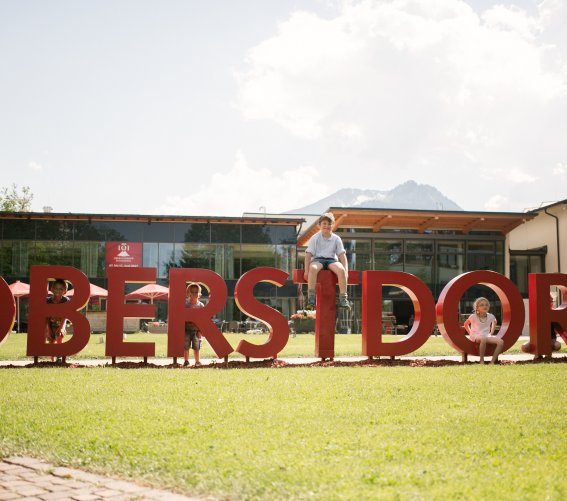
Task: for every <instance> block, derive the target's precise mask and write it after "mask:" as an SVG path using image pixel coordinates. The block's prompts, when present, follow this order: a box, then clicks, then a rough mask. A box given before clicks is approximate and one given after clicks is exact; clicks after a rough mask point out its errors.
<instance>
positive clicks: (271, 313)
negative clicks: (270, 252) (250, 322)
mask: <svg viewBox="0 0 567 501" xmlns="http://www.w3.org/2000/svg"><path fill="white" fill-rule="evenodd" d="M287 278H288V274H287V273H285V272H284V271H282V270H278V269H276V268H256V269H254V270H250V271H247V272H246V273H245V274H244V275H242V276H241V277H240V280H238V282H237V284H236V288H235V290H234V299H235V301H236V304H237V305H238V308H240V310H241V311H242V312H243V313H245V314H246V315H248V316H249V317H252V318H256V319H259V320H261V321H263V322H264V323H265V324H266V325H267V326H268V329H269V331H270V335H269V336H268V340H267V341H266V342H265V343H264V344H262V345H255V344H252V343H249V342H248V341H245V340H243V341H240V343H239V344H238V347H237V348H236V351H237V352H238V353H241V354H242V355H244V356H245V357H254V358H268V357H274V358H276V357H277V355H278V353H279V352H280V351H282V350H283V349H284V348H285V345H286V344H287V340H288V338H289V326H288V324H287V320H286V318H285V317H284V316H283V315H282V314H281V313H279V312H278V311H277V310H274V309H273V308H270V307H269V306H267V305H265V304H262V303H261V302H260V301H258V300H257V299H256V298H255V297H254V286H255V285H256V284H257V283H258V282H270V283H272V284H274V285H279V286H282V285H284V284H285V281H286V280H287Z"/></svg>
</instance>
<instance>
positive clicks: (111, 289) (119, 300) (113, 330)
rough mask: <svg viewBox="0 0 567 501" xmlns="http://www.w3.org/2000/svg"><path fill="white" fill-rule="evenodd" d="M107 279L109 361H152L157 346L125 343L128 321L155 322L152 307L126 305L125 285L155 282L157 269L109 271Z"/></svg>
mask: <svg viewBox="0 0 567 501" xmlns="http://www.w3.org/2000/svg"><path fill="white" fill-rule="evenodd" d="M106 273H107V277H108V302H107V304H106V347H105V350H106V351H105V354H106V356H108V357H153V356H154V355H155V352H156V347H155V344H154V343H134V342H131V341H124V319H125V318H129V317H130V318H154V317H155V315H156V309H155V306H154V305H153V304H136V303H128V304H126V303H125V302H124V300H125V296H124V285H125V284H127V283H148V282H154V281H155V280H156V269H155V268H110V269H108V270H107V272H106Z"/></svg>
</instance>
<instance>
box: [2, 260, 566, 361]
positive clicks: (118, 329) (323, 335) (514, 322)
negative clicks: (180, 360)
mask: <svg viewBox="0 0 567 501" xmlns="http://www.w3.org/2000/svg"><path fill="white" fill-rule="evenodd" d="M303 273H304V271H303V270H295V271H294V282H295V283H304V279H303ZM55 278H62V279H64V280H67V281H69V282H71V283H72V284H73V287H74V295H73V297H72V298H70V300H69V301H68V302H66V303H61V304H47V303H46V301H45V297H46V288H47V283H48V281H49V280H52V279H55ZM169 278H170V280H169V284H170V295H169V322H168V356H171V357H178V356H182V354H183V344H184V333H185V322H189V321H190V322H194V323H195V324H197V326H198V327H199V329H200V331H201V332H202V334H203V335H204V336H205V337H206V338H207V340H208V342H209V344H210V345H211V347H212V348H213V350H214V351H215V353H216V354H217V356H218V357H221V358H223V357H226V356H228V354H230V353H231V352H232V351H234V350H233V348H232V346H231V345H230V344H229V343H228V341H227V340H226V338H225V337H224V336H223V334H222V333H221V332H220V331H219V329H218V328H217V327H216V325H215V324H214V322H213V320H212V318H213V316H215V315H216V314H218V313H219V312H220V311H221V310H222V309H223V308H224V306H225V303H226V300H227V287H226V283H225V282H224V280H223V279H222V278H221V277H220V275H218V274H217V273H214V272H213V271H210V270H205V269H190V268H186V269H185V268H173V269H171V270H170V277H169ZM287 278H288V276H287V274H286V273H285V272H283V271H281V270H278V269H275V268H256V269H254V270H251V271H249V272H247V273H245V274H244V275H243V276H242V277H241V278H240V280H239V281H238V283H237V285H236V288H235V299H236V303H237V305H238V307H239V308H240V309H241V310H242V311H243V312H244V313H245V314H246V315H249V316H251V317H253V318H256V319H258V320H260V321H261V322H264V323H265V324H266V325H268V327H269V330H270V335H269V337H268V340H267V341H266V342H265V343H264V344H262V345H255V344H252V343H249V342H247V341H242V342H241V343H240V344H239V345H238V348H237V350H236V351H238V352H239V353H241V354H242V355H244V356H245V357H247V358H249V357H254V358H264V357H276V356H277V355H278V353H279V352H280V351H281V350H282V349H283V348H284V347H285V344H286V342H287V339H288V335H289V330H288V326H287V321H286V319H285V317H284V316H283V315H281V314H280V313H279V312H277V311H276V310H274V309H273V308H270V307H268V306H267V305H265V304H262V303H261V302H259V301H258V300H256V299H255V297H254V294H253V291H254V286H255V285H256V284H257V283H259V282H270V283H273V284H274V285H276V286H282V285H283V284H284V283H285V281H286V280H287ZM155 279H156V269H155V268H113V269H112V270H108V311H107V326H106V327H107V328H106V331H107V344H106V355H107V356H112V357H115V356H128V357H135V356H137V357H140V356H143V357H148V356H154V353H155V346H154V344H153V343H131V342H125V341H124V340H123V321H124V318H127V317H136V318H153V317H154V316H155V307H154V306H153V305H151V304H126V303H125V298H124V285H125V284H126V283H151V282H155ZM188 282H198V283H201V284H203V285H204V286H205V287H206V288H207V289H208V290H209V298H208V302H207V304H206V306H205V307H204V308H186V307H185V297H186V294H185V289H186V286H187V283H188ZM352 283H358V273H357V272H356V271H354V272H353V271H351V272H350V273H349V284H352ZM30 284H31V289H30V299H29V315H28V345H27V355H28V356H34V357H35V356H59V357H61V356H69V355H73V354H76V353H78V352H80V351H81V350H82V349H83V348H84V347H85V346H86V344H87V343H88V341H89V336H90V325H89V322H88V320H87V318H86V317H85V315H83V314H81V313H80V311H79V310H81V309H82V308H84V307H85V305H86V304H87V302H88V299H89V282H88V279H87V277H86V276H85V275H84V274H83V273H82V272H81V271H79V270H77V269H75V268H72V267H69V266H32V267H31V270H30ZM336 284H337V280H336V276H335V274H334V273H332V272H331V271H328V270H324V271H321V272H320V273H319V275H318V282H317V323H316V332H315V355H316V356H318V357H321V358H327V357H329V358H333V357H334V331H335V316H336V302H335V300H336ZM477 284H482V285H485V286H487V287H489V288H490V289H492V290H493V291H494V292H495V293H496V294H497V295H498V298H499V300H500V302H501V304H502V318H501V319H500V321H501V328H500V331H499V333H498V336H499V337H501V338H502V339H503V340H504V350H507V349H509V348H510V347H511V346H512V345H513V344H514V343H515V342H516V340H517V339H518V337H519V336H520V334H521V332H522V328H523V326H524V319H525V312H524V304H523V300H522V297H521V295H520V293H519V291H518V289H517V288H516V286H515V285H514V284H513V283H512V282H511V281H510V280H509V279H508V278H506V277H504V276H503V275H500V274H498V273H495V272H491V271H472V272H469V273H465V274H463V275H459V276H457V277H455V278H454V279H453V280H451V281H450V282H449V283H448V284H447V285H446V286H445V288H444V289H443V291H442V292H441V294H440V296H439V300H438V302H437V305H434V303H433V299H432V296H431V292H430V291H429V289H428V288H427V286H426V285H425V284H424V283H423V282H422V281H421V280H419V279H418V278H417V277H415V276H413V275H410V274H407V273H402V272H391V271H366V272H364V273H363V280H362V353H363V354H364V355H367V356H375V355H376V356H379V355H386V356H388V355H389V356H400V355H404V354H408V353H411V352H412V351H415V350H417V349H418V348H419V347H420V346H421V345H422V344H423V343H424V342H425V341H426V340H427V337H428V335H429V334H430V333H431V331H432V330H433V327H434V320H433V317H434V314H436V315H437V324H438V326H439V330H440V331H441V334H442V335H443V338H444V339H445V341H447V343H449V344H450V345H451V346H452V347H453V348H454V349H456V350H457V351H459V352H461V353H467V354H472V355H477V354H478V345H476V344H475V343H473V342H471V341H470V340H469V339H468V338H467V336H466V335H465V333H464V331H463V329H462V327H461V324H460V322H459V318H458V312H459V304H460V301H461V298H462V296H463V294H464V293H465V292H466V291H467V290H468V289H469V288H471V287H473V286H474V285H477ZM385 285H390V286H396V287H399V288H401V289H402V290H404V291H405V292H406V293H407V294H408V295H409V297H410V299H411V301H412V303H413V307H414V317H415V320H414V325H413V328H412V329H411V331H410V332H409V333H408V335H407V336H406V337H405V338H403V339H401V341H399V342H395V343H384V342H382V339H381V307H382V287H383V286H385ZM552 286H555V287H557V288H558V289H559V290H560V291H561V296H562V302H561V305H560V306H559V307H558V308H550V306H549V291H550V287H552ZM0 309H1V311H0V343H1V342H2V341H3V340H4V339H5V338H6V337H7V334H8V333H9V332H10V331H11V328H12V326H13V324H14V318H15V301H14V297H13V295H12V293H11V291H10V289H9V287H8V285H7V284H6V282H5V281H4V280H3V279H2V278H0ZM529 312H530V346H529V351H530V352H531V353H533V354H534V355H537V356H540V355H547V356H550V355H551V343H550V329H551V323H552V322H553V323H554V324H555V325H556V327H555V329H556V332H558V334H560V335H561V336H563V337H564V339H565V341H566V342H567V331H566V330H567V275H565V274H561V273H550V274H545V273H543V274H530V275H529ZM49 317H61V318H67V319H68V320H70V321H71V322H72V324H73V336H72V337H70V338H69V340H68V341H66V342H64V343H62V344H47V343H46V340H45V332H46V331H45V328H46V322H47V319H48V318H49ZM491 349H492V346H491V345H488V346H487V355H489V354H490V353H489V352H490V350H491Z"/></svg>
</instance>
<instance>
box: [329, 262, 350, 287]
mask: <svg viewBox="0 0 567 501" xmlns="http://www.w3.org/2000/svg"><path fill="white" fill-rule="evenodd" d="M329 269H330V270H331V271H332V272H333V273H334V274H335V275H337V279H338V282H339V293H340V294H346V291H347V275H346V270H345V267H344V266H343V264H342V263H338V262H337V263H331V264H330V265H329Z"/></svg>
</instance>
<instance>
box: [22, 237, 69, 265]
mask: <svg viewBox="0 0 567 501" xmlns="http://www.w3.org/2000/svg"><path fill="white" fill-rule="evenodd" d="M74 255H75V249H74V247H73V242H48V241H38V242H35V245H34V248H33V252H32V256H33V257H32V262H33V264H35V265H60V266H74V265H75V264H74V262H75V259H74ZM76 261H77V265H78V264H79V262H80V251H79V250H78V252H77V258H76Z"/></svg>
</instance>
